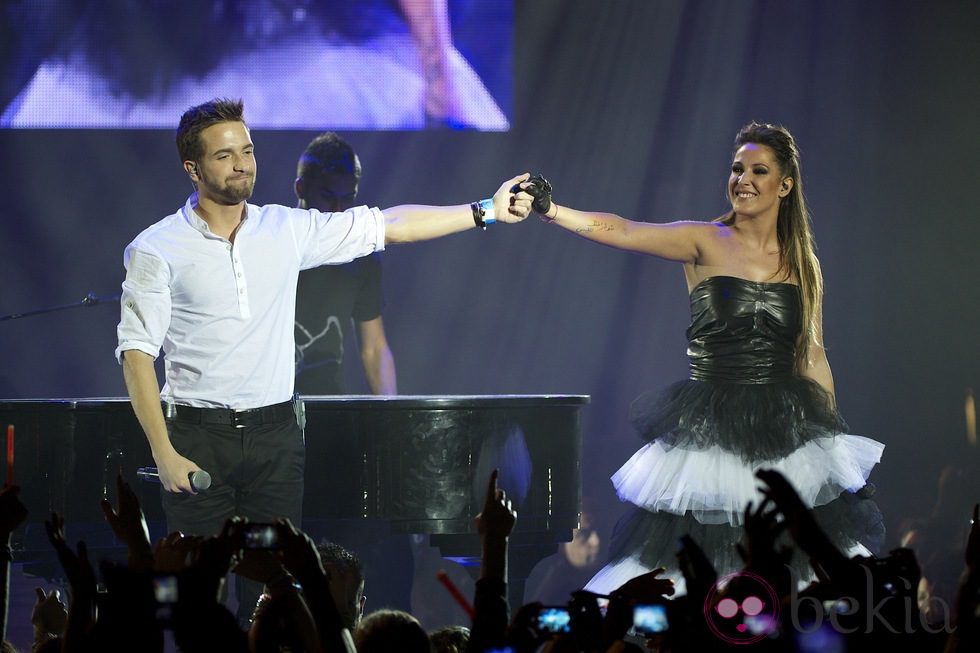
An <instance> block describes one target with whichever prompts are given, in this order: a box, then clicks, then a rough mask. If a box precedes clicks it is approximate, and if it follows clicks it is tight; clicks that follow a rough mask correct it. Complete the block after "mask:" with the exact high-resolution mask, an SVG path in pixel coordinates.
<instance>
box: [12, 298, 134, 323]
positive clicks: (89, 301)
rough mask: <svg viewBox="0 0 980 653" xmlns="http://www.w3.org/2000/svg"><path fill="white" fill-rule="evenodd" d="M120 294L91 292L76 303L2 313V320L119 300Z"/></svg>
mask: <svg viewBox="0 0 980 653" xmlns="http://www.w3.org/2000/svg"><path fill="white" fill-rule="evenodd" d="M118 301H119V295H96V294H95V293H94V292H90V293H89V294H87V295H85V299H83V300H82V301H80V302H75V303H74V304H64V305H62V306H48V307H47V308H39V309H36V310H33V311H27V312H25V313H11V314H10V315H0V322H6V321H7V320H19V319H20V318H22V317H32V316H34V315H43V314H44V313H54V312H55V311H65V310H68V309H69V308H79V307H81V306H96V305H98V304H102V303H106V302H118Z"/></svg>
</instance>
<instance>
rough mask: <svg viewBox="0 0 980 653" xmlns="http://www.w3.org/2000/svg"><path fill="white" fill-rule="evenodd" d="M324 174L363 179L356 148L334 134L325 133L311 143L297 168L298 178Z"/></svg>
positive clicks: (300, 158)
mask: <svg viewBox="0 0 980 653" xmlns="http://www.w3.org/2000/svg"><path fill="white" fill-rule="evenodd" d="M324 172H328V173H334V174H341V175H354V179H357V180H360V179H361V162H360V161H359V160H358V159H357V154H355V153H354V148H352V147H351V146H350V145H349V144H348V143H347V141H345V140H344V139H343V138H341V137H340V136H338V135H337V134H336V133H334V132H323V133H322V134H320V135H319V136H317V137H316V138H314V139H313V140H312V141H310V144H309V145H307V146H306V149H305V150H303V154H302V155H300V157H299V163H298V164H297V166H296V176H297V177H300V178H309V177H310V176H312V175H315V174H322V173H324Z"/></svg>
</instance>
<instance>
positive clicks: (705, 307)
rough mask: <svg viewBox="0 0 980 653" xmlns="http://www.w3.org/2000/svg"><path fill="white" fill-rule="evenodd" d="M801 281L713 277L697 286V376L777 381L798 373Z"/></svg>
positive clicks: (690, 351) (691, 347) (693, 348)
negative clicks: (785, 281) (796, 368)
mask: <svg viewBox="0 0 980 653" xmlns="http://www.w3.org/2000/svg"><path fill="white" fill-rule="evenodd" d="M801 314H802V304H801V301H800V289H799V286H796V285H793V284H789V283H770V282H764V281H748V280H746V279H739V278H737V277H727V276H716V277H709V278H707V279H705V280H704V281H702V282H701V283H699V284H698V285H697V286H695V287H694V290H692V291H691V326H690V327H688V329H687V339H688V348H687V355H688V358H689V359H690V362H691V378H692V379H697V380H699V381H727V382H729V383H772V382H774V381H779V380H783V379H788V378H790V377H791V376H792V375H793V367H794V361H795V351H796V341H797V338H798V336H799V333H800V325H801V322H802V318H801Z"/></svg>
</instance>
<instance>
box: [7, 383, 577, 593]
mask: <svg viewBox="0 0 980 653" xmlns="http://www.w3.org/2000/svg"><path fill="white" fill-rule="evenodd" d="M303 400H304V404H305V407H306V414H305V418H306V428H305V433H306V447H307V463H306V488H305V497H304V508H303V511H304V528H305V529H307V530H308V531H311V532H316V531H317V530H319V529H320V528H321V525H322V524H324V523H327V524H329V523H336V521H337V520H365V521H373V522H378V521H380V522H382V523H385V524H386V528H387V529H389V530H390V531H391V532H393V533H415V534H427V535H429V537H430V540H431V542H432V544H433V545H436V546H438V547H439V548H440V551H441V552H442V554H443V555H444V556H446V557H452V558H455V559H457V560H461V561H464V562H466V561H474V560H476V559H477V558H478V556H479V540H478V537H477V535H476V533H475V529H474V524H473V517H474V516H475V515H476V514H477V513H478V512H479V511H480V510H481V509H482V506H483V500H484V496H485V494H486V484H487V480H488V478H489V475H490V472H491V470H493V469H494V468H497V469H499V470H500V477H499V485H500V487H502V488H503V489H504V490H505V491H506V492H507V495H508V497H509V498H510V499H511V500H512V501H513V503H514V507H515V508H516V510H517V512H518V520H517V526H516V528H515V532H514V534H513V536H512V538H511V565H510V570H511V571H510V574H511V577H510V586H511V587H510V591H511V597H512V601H516V603H515V605H519V604H520V602H521V600H520V599H521V597H522V596H523V580H524V578H526V576H527V574H528V573H529V572H530V569H531V567H533V565H534V564H535V563H536V562H537V561H538V560H540V559H541V558H543V557H545V556H547V555H549V554H551V553H554V552H555V550H556V547H557V543H558V542H562V541H568V540H570V539H571V533H572V529H573V528H576V527H577V526H578V519H579V507H580V498H581V483H580V478H581V476H580V471H581V470H580V452H581V424H580V415H579V413H580V409H581V407H582V406H584V405H585V404H586V403H588V400H589V398H588V397H587V396H583V395H495V396H399V397H365V396H345V397H322V396H307V397H303ZM8 424H13V425H15V427H16V431H15V452H14V453H15V466H14V479H13V480H14V482H15V483H17V484H19V485H20V486H21V488H22V491H21V496H22V499H23V500H24V502H25V504H26V505H27V507H28V509H29V511H30V520H29V522H28V524H27V526H26V528H25V529H23V532H22V533H20V534H19V537H18V538H17V539H16V540H15V542H14V545H15V546H14V548H15V552H14V554H15V559H17V560H20V561H23V562H25V563H27V565H28V566H29V565H30V564H38V565H40V568H41V569H47V568H48V567H49V566H50V561H51V552H50V551H49V547H48V546H47V543H46V541H44V539H43V527H42V526H40V523H41V522H42V521H43V519H45V518H46V517H47V516H48V515H50V513H51V511H52V510H54V511H58V512H60V513H62V514H64V515H65V518H66V520H67V522H68V527H69V529H70V531H71V532H70V535H71V536H72V538H73V539H75V538H82V539H85V540H86V541H87V543H88V544H89V545H90V547H91V548H93V549H94V550H96V551H98V550H100V549H102V550H103V552H104V553H106V554H107V555H108V554H111V553H112V549H113V548H117V549H118V548H119V547H118V543H116V542H115V541H114V540H113V539H112V535H111V532H109V531H108V528H107V526H106V525H105V524H104V523H103V518H102V514H101V511H100V508H99V500H100V499H101V498H102V497H103V496H106V495H108V496H110V497H112V496H113V495H114V479H115V474H116V470H117V469H120V468H121V469H122V470H123V473H124V475H125V476H126V478H127V479H128V480H129V481H130V483H131V484H132V485H133V486H134V487H135V488H137V489H138V490H139V492H140V494H141V498H142V501H143V506H144V512H145V513H146V514H147V518H148V520H150V521H151V523H153V522H154V521H160V522H161V523H162V520H163V515H162V509H161V508H160V500H159V489H158V487H155V486H152V485H149V484H147V483H140V481H139V480H138V479H137V476H136V470H137V468H139V467H142V466H149V465H153V460H152V457H151V456H150V451H149V446H148V445H147V443H146V439H145V437H144V436H143V433H142V430H141V429H140V426H139V424H138V423H137V421H136V418H135V416H134V415H133V411H132V408H131V407H130V404H129V401H128V400H127V399H120V398H104V399H44V400H4V401H0V426H3V427H5V426H6V425H8ZM4 432H6V429H4ZM73 528H74V530H72V529H73ZM39 575H49V574H47V573H44V572H43V571H41V572H39Z"/></svg>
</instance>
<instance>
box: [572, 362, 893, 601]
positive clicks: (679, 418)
mask: <svg viewBox="0 0 980 653" xmlns="http://www.w3.org/2000/svg"><path fill="white" fill-rule="evenodd" d="M630 419H631V421H632V423H633V425H634V427H635V428H636V430H637V432H638V433H639V434H640V435H641V436H642V437H643V438H644V439H645V440H648V443H647V444H646V445H645V446H644V447H643V448H641V449H640V450H639V451H637V452H636V453H635V454H634V455H633V457H632V458H630V460H629V461H627V463H626V464H625V465H623V466H622V467H621V468H620V469H619V471H617V472H616V474H614V475H613V477H612V480H613V484H614V485H615V487H616V491H617V493H618V494H619V497H620V498H621V499H622V500H624V501H628V502H630V503H631V504H633V505H634V506H635V507H636V509H635V510H634V511H632V512H631V513H629V514H627V515H626V516H625V517H624V518H623V520H621V522H620V523H619V524H618V525H617V528H616V531H615V533H614V535H613V542H612V545H611V562H610V564H609V565H607V566H606V567H605V568H604V569H603V570H602V571H600V572H599V573H598V574H597V575H596V576H595V577H594V578H593V579H592V581H590V583H589V585H588V589H590V590H592V591H596V592H600V593H608V592H609V591H612V590H613V589H615V588H616V587H618V586H619V585H621V584H622V583H624V582H625V581H626V580H628V579H630V578H633V577H634V576H637V575H639V574H641V573H644V572H645V571H649V570H650V569H655V568H657V567H666V568H667V569H668V570H673V573H672V574H671V575H672V576H674V577H675V579H677V577H678V574H677V572H676V567H677V561H676V551H677V543H678V539H679V538H680V536H681V535H684V534H689V535H691V536H692V537H693V538H694V539H695V541H697V542H698V544H699V545H700V546H701V547H702V548H703V549H704V551H705V553H706V554H707V555H708V557H709V559H711V560H712V561H713V562H714V564H715V568H716V570H717V571H718V572H719V574H726V573H730V572H732V571H736V570H737V569H739V568H741V567H742V561H741V559H740V558H739V557H738V554H737V552H736V550H735V544H736V543H737V542H739V540H740V538H741V530H742V529H741V521H742V515H743V511H744V509H745V506H746V504H747V503H748V502H749V501H754V502H755V503H756V504H758V503H759V501H760V500H761V498H762V497H761V495H760V494H759V492H758V490H757V487H758V485H759V481H758V479H756V478H755V471H756V470H758V469H760V468H771V469H776V470H778V471H780V472H782V473H783V474H784V475H785V476H786V477H787V478H788V479H789V480H790V482H792V483H793V485H794V487H796V489H797V491H798V492H799V493H800V496H801V497H802V499H803V500H804V501H805V502H806V503H807V505H810V506H812V507H814V509H815V514H816V516H817V519H818V520H819V522H820V524H821V525H822V526H823V528H824V529H825V531H826V532H827V534H828V535H829V536H830V538H831V539H832V541H834V542H835V543H836V544H837V546H838V547H839V548H840V549H841V550H842V551H843V552H845V553H848V554H855V553H862V554H867V553H874V552H877V551H878V550H879V549H880V547H881V544H882V542H883V539H884V527H883V525H882V518H881V513H880V512H879V511H878V508H877V506H876V505H875V503H874V501H873V500H871V498H870V496H871V494H873V487H872V486H870V485H868V484H867V479H868V476H869V474H870V473H871V469H872V468H873V467H874V466H875V464H877V463H878V461H879V460H880V459H881V454H882V451H883V449H884V445H882V444H881V443H879V442H876V441H875V440H872V439H870V438H865V437H862V436H857V435H851V434H847V433H846V432H845V430H846V425H845V424H844V421H843V420H842V419H841V417H840V415H839V414H838V413H837V411H836V410H835V409H834V408H833V401H832V400H831V398H830V397H829V395H828V394H827V393H826V392H825V391H824V390H823V389H822V388H821V387H820V386H819V385H817V384H816V383H814V382H812V381H810V380H808V379H805V378H801V377H794V378H792V379H787V380H785V381H783V382H779V383H768V384H737V383H722V382H708V381H696V380H686V381H682V382H679V383H675V384H673V385H671V386H670V387H668V388H667V389H666V390H665V391H664V392H663V393H661V394H660V395H656V396H655V395H649V394H648V395H642V396H640V397H639V398H637V399H636V400H635V401H634V402H633V405H632V407H631V410H630ZM794 567H796V571H797V573H798V574H799V577H800V578H801V579H806V578H808V577H810V576H811V573H810V570H809V568H808V566H807V564H806V561H805V560H804V559H803V558H802V557H798V558H797V559H795V560H794Z"/></svg>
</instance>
